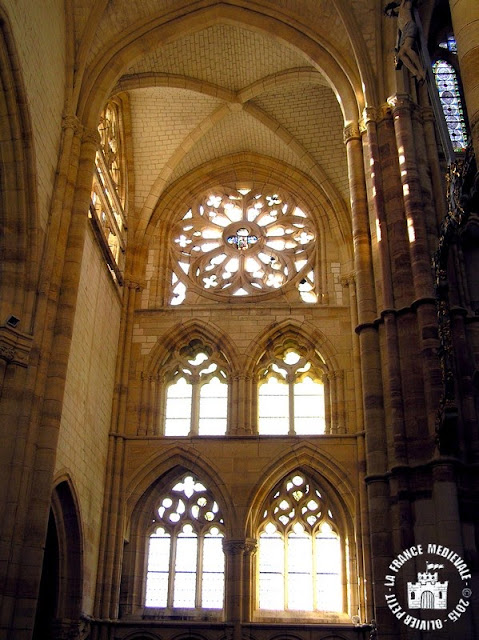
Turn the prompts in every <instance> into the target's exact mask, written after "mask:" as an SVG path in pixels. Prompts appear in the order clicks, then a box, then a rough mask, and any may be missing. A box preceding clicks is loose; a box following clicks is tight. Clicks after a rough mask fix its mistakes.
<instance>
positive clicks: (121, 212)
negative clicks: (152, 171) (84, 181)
mask: <svg viewBox="0 0 479 640" xmlns="http://www.w3.org/2000/svg"><path fill="white" fill-rule="evenodd" d="M98 133H99V134H100V142H99V145H98V150H97V153H96V157H95V171H94V174H93V184H92V192H91V205H90V211H89V217H90V220H91V221H92V225H93V228H94V230H95V232H96V235H97V238H98V240H99V242H100V243H101V245H102V248H103V253H104V255H105V257H106V262H107V264H108V266H109V268H110V271H111V273H112V276H113V277H114V279H115V280H116V281H117V282H119V283H120V284H122V282H123V275H122V273H123V270H124V266H125V265H124V263H125V250H126V229H127V224H126V169H125V162H124V160H123V157H124V150H123V146H124V145H123V135H122V118H121V109H120V105H119V104H118V103H116V102H115V101H110V102H108V104H107V105H106V106H105V108H104V109H103V111H102V113H101V115H100V123H99V125H98Z"/></svg>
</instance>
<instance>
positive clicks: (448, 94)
mask: <svg viewBox="0 0 479 640" xmlns="http://www.w3.org/2000/svg"><path fill="white" fill-rule="evenodd" d="M432 70H433V73H434V78H435V79H436V85H437V88H438V91H439V99H440V101H441V106H442V110H443V112H444V118H445V120H446V124H447V129H448V131H449V136H450V138H451V142H452V146H453V148H454V151H464V149H465V148H466V146H467V130H466V122H465V119H464V111H463V107H462V102H461V97H460V94H459V87H458V82H457V74H456V71H455V69H454V67H453V66H452V65H451V64H450V63H449V62H446V61H445V60H437V62H435V63H434V64H433V66H432Z"/></svg>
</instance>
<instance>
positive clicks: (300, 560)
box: [258, 471, 344, 612]
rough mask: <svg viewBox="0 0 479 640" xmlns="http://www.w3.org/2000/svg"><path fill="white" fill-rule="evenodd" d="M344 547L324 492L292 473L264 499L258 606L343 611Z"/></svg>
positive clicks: (270, 608)
mask: <svg viewBox="0 0 479 640" xmlns="http://www.w3.org/2000/svg"><path fill="white" fill-rule="evenodd" d="M343 556H344V551H343V545H342V542H341V538H340V535H339V530H338V527H337V524H336V522H335V517H334V514H333V511H332V509H331V506H330V505H329V504H328V500H327V496H326V495H324V492H323V491H322V490H321V489H320V488H319V486H318V485H317V483H315V481H314V480H313V479H312V478H311V477H309V476H307V475H306V474H305V473H303V472H301V471H296V472H294V473H292V474H290V475H289V476H287V477H286V478H285V479H284V480H283V481H282V482H280V483H279V484H278V485H277V486H276V487H275V488H274V490H273V491H272V492H271V494H270V495H269V497H268V499H267V500H266V502H265V506H264V510H263V518H262V522H261V525H260V528H259V549H258V608H259V609H267V610H276V611H283V610H284V611H286V610H288V611H331V612H340V611H342V610H343V590H342V575H343V566H344V557H343Z"/></svg>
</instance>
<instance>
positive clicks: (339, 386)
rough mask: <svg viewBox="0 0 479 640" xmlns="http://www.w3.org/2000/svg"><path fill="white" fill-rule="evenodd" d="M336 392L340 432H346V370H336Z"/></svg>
mask: <svg viewBox="0 0 479 640" xmlns="http://www.w3.org/2000/svg"><path fill="white" fill-rule="evenodd" d="M336 380H337V382H336V394H337V406H338V433H346V431H347V429H346V403H345V401H344V371H337V372H336Z"/></svg>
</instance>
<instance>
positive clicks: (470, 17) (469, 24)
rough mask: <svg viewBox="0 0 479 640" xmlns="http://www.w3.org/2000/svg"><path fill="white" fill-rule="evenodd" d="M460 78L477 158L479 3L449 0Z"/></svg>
mask: <svg viewBox="0 0 479 640" xmlns="http://www.w3.org/2000/svg"><path fill="white" fill-rule="evenodd" d="M449 6H450V8H451V17H452V25H453V28H454V35H455V37H456V42H457V55H458V58H459V66H460V69H461V80H462V85H463V87H464V96H465V98H466V107H467V113H468V116H469V126H470V129H471V136H472V143H473V145H474V151H475V154H476V158H479V3H477V2H473V1H471V0H449Z"/></svg>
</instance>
